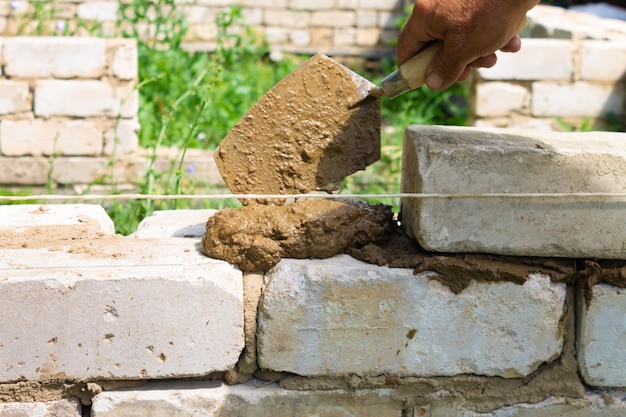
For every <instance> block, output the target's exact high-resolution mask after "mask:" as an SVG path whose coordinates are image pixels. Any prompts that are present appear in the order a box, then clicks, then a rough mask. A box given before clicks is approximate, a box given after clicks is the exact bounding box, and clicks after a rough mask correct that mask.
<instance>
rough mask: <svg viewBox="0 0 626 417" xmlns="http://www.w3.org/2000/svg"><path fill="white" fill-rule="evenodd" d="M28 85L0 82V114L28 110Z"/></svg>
mask: <svg viewBox="0 0 626 417" xmlns="http://www.w3.org/2000/svg"><path fill="white" fill-rule="evenodd" d="M28 94H29V93H28V83H26V82H23V81H11V80H0V114H8V113H18V112H22V111H26V110H30V100H29V99H28Z"/></svg>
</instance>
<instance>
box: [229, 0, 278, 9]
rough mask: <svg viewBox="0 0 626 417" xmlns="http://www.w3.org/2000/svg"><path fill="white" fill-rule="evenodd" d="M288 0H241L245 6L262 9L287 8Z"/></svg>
mask: <svg viewBox="0 0 626 417" xmlns="http://www.w3.org/2000/svg"><path fill="white" fill-rule="evenodd" d="M287 2H288V0H241V3H240V4H241V5H242V6H245V7H257V8H260V9H286V8H287Z"/></svg>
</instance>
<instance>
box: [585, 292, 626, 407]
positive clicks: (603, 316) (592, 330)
mask: <svg viewBox="0 0 626 417" xmlns="http://www.w3.org/2000/svg"><path fill="white" fill-rule="evenodd" d="M590 296H591V298H590V299H589V300H585V294H583V293H582V292H581V293H580V294H579V296H578V331H577V343H576V346H577V348H578V355H577V356H578V367H579V369H580V373H581V375H582V376H583V379H584V380H585V382H586V383H587V384H589V385H592V386H602V387H626V353H625V349H626V348H625V347H626V289H624V288H617V287H613V286H610V285H606V284H598V285H595V286H594V287H593V288H592V290H591V294H590ZM586 301H588V303H589V305H587V304H586ZM624 412H625V413H626V410H624Z"/></svg>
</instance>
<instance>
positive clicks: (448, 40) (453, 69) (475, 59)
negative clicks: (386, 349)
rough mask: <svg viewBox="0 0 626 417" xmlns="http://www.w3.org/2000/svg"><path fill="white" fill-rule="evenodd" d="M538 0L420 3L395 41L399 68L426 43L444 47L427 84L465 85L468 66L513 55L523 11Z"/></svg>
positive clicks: (434, 86) (430, 0)
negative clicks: (437, 42) (500, 55)
mask: <svg viewBox="0 0 626 417" xmlns="http://www.w3.org/2000/svg"><path fill="white" fill-rule="evenodd" d="M538 2H539V1H538V0H418V1H417V2H416V4H415V7H414V8H413V12H412V13H411V15H410V16H409V19H408V21H407V23H406V25H405V26H404V28H402V31H401V32H400V35H399V36H398V49H397V60H398V65H400V64H402V63H403V62H405V61H406V60H408V59H409V58H411V57H412V56H414V55H415V54H416V53H418V52H419V51H420V50H422V49H423V48H424V47H425V46H426V45H427V44H428V43H429V42H432V41H434V40H442V41H443V47H442V48H441V50H440V51H439V53H438V54H437V55H436V56H435V58H434V59H433V61H432V62H431V64H430V65H429V68H428V70H427V71H426V74H427V75H426V84H427V85H428V87H429V88H431V89H432V90H442V89H444V88H447V87H449V86H450V85H451V84H452V83H454V82H455V81H457V80H458V81H463V80H465V79H467V77H469V75H470V71H471V68H472V67H484V68H489V67H492V66H493V65H495V63H496V60H497V57H496V54H495V51H497V50H500V51H503V52H517V51H519V49H520V48H521V39H520V37H519V36H518V33H519V32H520V31H521V29H522V28H523V26H524V25H525V22H526V12H527V11H528V10H530V9H531V8H533V7H534V6H535V5H536V4H537V3H538Z"/></svg>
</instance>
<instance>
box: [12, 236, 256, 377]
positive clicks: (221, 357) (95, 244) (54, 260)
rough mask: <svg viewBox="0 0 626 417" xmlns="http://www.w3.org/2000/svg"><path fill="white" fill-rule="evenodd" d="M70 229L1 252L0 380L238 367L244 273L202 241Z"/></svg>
mask: <svg viewBox="0 0 626 417" xmlns="http://www.w3.org/2000/svg"><path fill="white" fill-rule="evenodd" d="M63 230H66V233H69V237H66V238H64V239H59V238H58V236H57V235H56V234H51V235H50V236H49V237H48V238H47V239H44V240H42V239H40V238H39V240H37V242H38V246H39V248H36V249H35V248H34V249H25V248H22V247H20V248H6V247H5V248H3V249H2V250H0V305H2V309H1V310H0V322H1V323H3V325H2V332H0V346H1V348H0V369H2V373H1V374H0V382H13V381H18V380H50V379H62V380H102V379H131V380H133V379H155V378H182V377H187V376H202V375H207V374H209V373H212V372H216V371H226V370H228V369H231V368H232V367H234V365H235V364H236V362H237V360H238V358H239V355H240V354H241V351H242V350H243V345H244V335H243V277H242V274H241V272H240V271H239V270H237V269H235V268H234V267H232V266H230V265H228V264H227V263H225V262H222V261H216V260H213V259H210V258H207V257H206V256H204V255H202V254H201V253H200V252H199V250H198V239H177V238H171V239H160V240H156V239H138V238H124V237H120V236H111V237H106V238H98V239H94V240H88V241H85V240H81V239H80V234H79V233H78V232H77V231H73V230H74V229H72V228H71V226H64V227H59V228H58V229H57V231H56V233H62V232H63ZM24 233H26V232H24ZM72 236H74V237H75V238H76V242H75V243H72V242H73V239H72V238H71V237H72Z"/></svg>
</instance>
